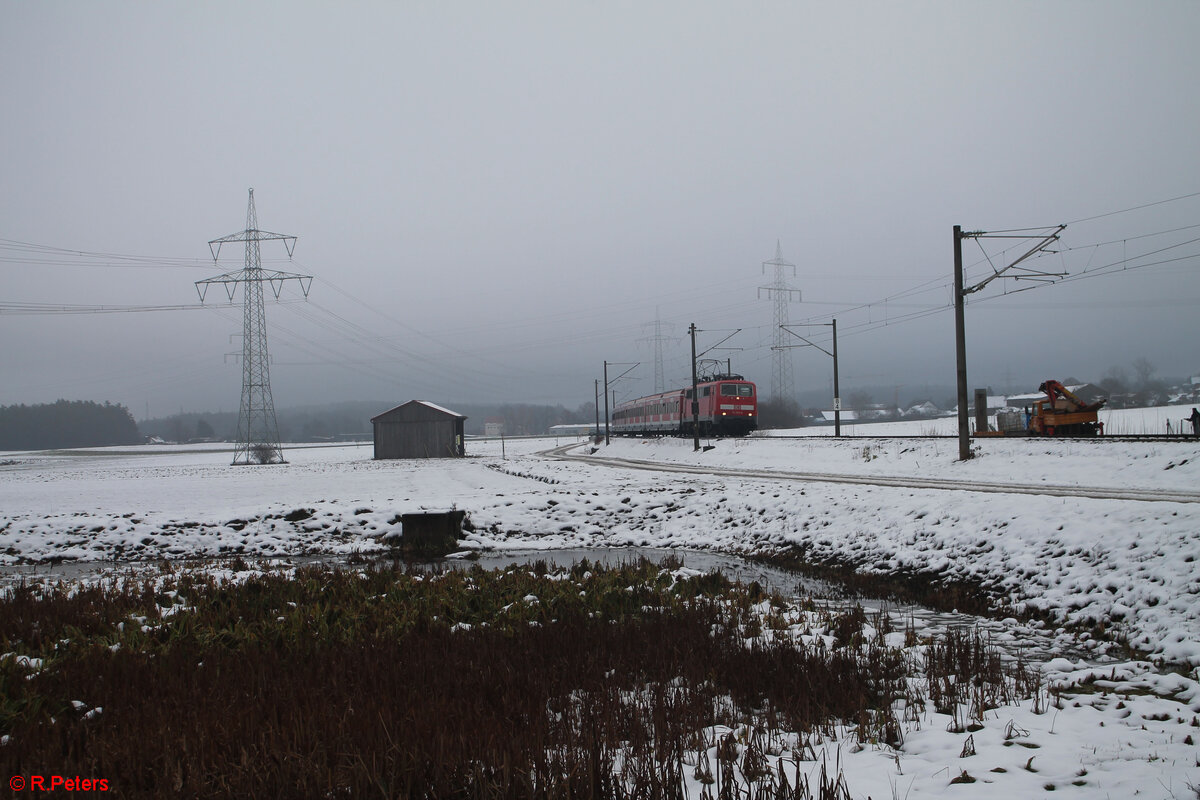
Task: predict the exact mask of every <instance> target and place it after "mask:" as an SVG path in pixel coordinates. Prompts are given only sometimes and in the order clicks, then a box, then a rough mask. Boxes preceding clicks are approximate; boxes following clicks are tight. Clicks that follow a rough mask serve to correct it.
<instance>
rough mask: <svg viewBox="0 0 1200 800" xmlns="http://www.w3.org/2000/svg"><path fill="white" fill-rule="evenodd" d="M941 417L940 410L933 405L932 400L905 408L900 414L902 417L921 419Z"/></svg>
mask: <svg viewBox="0 0 1200 800" xmlns="http://www.w3.org/2000/svg"><path fill="white" fill-rule="evenodd" d="M941 415H942V410H941V409H940V408H938V407H937V405H935V404H934V402H933V401H932V400H926V401H925V402H924V403H918V404H917V405H915V406H911V407H910V408H906V409H904V410H903V411H901V412H900V416H902V417H911V418H916V419H921V418H924V417H939V416H941Z"/></svg>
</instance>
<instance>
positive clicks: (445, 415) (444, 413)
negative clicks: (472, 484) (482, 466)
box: [371, 400, 467, 458]
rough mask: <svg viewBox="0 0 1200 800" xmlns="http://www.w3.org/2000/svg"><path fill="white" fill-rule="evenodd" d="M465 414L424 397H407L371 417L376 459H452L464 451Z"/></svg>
mask: <svg viewBox="0 0 1200 800" xmlns="http://www.w3.org/2000/svg"><path fill="white" fill-rule="evenodd" d="M466 419H467V418H466V417H465V416H463V415H462V414H458V413H456V412H454V411H451V410H449V409H447V408H442V407H441V406H439V405H435V404H434V403H430V402H428V401H426V400H410V401H408V402H407V403H405V404H404V405H399V406H396V407H395V408H393V409H391V410H390V411H385V412H383V413H382V414H380V415H379V416H377V417H372V418H371V425H372V426H373V427H374V430H375V458H455V457H458V456H462V455H464V454H465V452H466V451H465V449H464V447H463V425H464V423H465V422H466Z"/></svg>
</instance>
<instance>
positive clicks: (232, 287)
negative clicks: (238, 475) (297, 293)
mask: <svg viewBox="0 0 1200 800" xmlns="http://www.w3.org/2000/svg"><path fill="white" fill-rule="evenodd" d="M272 240H279V241H282V242H283V246H284V248H285V249H286V250H287V254H288V258H291V256H292V251H293V250H295V248H296V237H295V236H286V235H284V234H282V233H271V232H270V231H261V230H259V229H258V214H257V213H256V212H255V210H254V190H253V189H251V190H250V202H249V204H248V205H247V207H246V229H245V230H244V231H239V232H238V233H231V234H229V235H228V236H222V237H221V238H219V239H213V240H212V241H210V242H209V243H208V249H209V251H210V252H211V253H212V257H213V263H216V261H217V257H218V256H219V255H220V253H221V245H222V244H225V243H227V242H245V243H246V265H245V266H244V267H243V268H242V269H239V270H236V271H234V272H226V273H224V274H223V275H217V276H215V277H212V278H206V279H204V280H202V281H196V291H197V292H199V294H200V302H201V303H203V302H204V297H205V295H206V294H207V293H208V287H209V286H212V285H213V284H218V283H219V284H221V285H222V286H224V287H225V292H226V294H227V296H228V297H229V302H231V303H232V302H233V296H234V294H236V292H237V287H238V284H242V301H243V304H244V311H243V315H242V402H241V406H240V407H239V409H238V432H237V442H236V444H235V446H234V451H233V463H234V464H282V463H284V461H283V448H282V447H281V446H280V443H279V424H278V423H277V422H276V420H275V400H274V399H273V398H272V396H271V370H270V362H269V358H268V356H267V317H266V311H265V309H264V306H263V284H264V283H267V284H270V286H271V291H272V292H273V293H274V295H275V299H276V300H278V299H279V293H280V291H282V289H283V284H284V283H285V282H286V281H289V280H295V281H297V282H298V283H299V284H300V290H301V291H302V292H304V296H305V297H308V290H309V288H310V287H311V286H312V276H311V275H297V274H295V273H292V272H278V271H275V270H264V269H263V268H262V254H261V253H260V251H259V243H260V242H265V241H272Z"/></svg>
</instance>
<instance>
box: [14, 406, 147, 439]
mask: <svg viewBox="0 0 1200 800" xmlns="http://www.w3.org/2000/svg"><path fill="white" fill-rule="evenodd" d="M141 441H142V435H141V433H140V432H139V431H138V426H137V423H136V422H134V421H133V415H132V414H130V413H129V409H127V408H126V407H125V406H120V405H113V404H112V403H103V404H101V403H96V402H93V401H91V400H59V401H58V402H55V403H48V404H41V405H32V406H26V405H19V406H0V450H57V449H62V448H65V447H105V446H108V445H124V444H139V443H140V442H141Z"/></svg>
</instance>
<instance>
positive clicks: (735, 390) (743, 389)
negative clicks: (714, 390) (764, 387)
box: [721, 383, 754, 397]
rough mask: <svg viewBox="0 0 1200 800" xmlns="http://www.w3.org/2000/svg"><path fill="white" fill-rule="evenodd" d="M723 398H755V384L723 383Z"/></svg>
mask: <svg viewBox="0 0 1200 800" xmlns="http://www.w3.org/2000/svg"><path fill="white" fill-rule="evenodd" d="M721 396H722V397H753V396H754V384H752V383H723V384H721Z"/></svg>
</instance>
